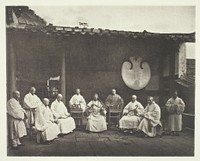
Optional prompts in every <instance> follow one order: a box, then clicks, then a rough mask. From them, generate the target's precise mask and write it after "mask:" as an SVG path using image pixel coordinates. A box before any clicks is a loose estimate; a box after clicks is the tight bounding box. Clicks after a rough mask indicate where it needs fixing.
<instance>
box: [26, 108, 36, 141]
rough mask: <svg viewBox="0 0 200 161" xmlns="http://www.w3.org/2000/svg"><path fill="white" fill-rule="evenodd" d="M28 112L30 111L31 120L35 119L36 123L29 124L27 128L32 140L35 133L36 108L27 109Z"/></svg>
mask: <svg viewBox="0 0 200 161" xmlns="http://www.w3.org/2000/svg"><path fill="white" fill-rule="evenodd" d="M26 111H29V117H30V120H32V117H34V122H33V123H32V122H31V121H30V122H28V124H29V126H28V127H27V130H28V131H29V133H28V134H29V139H30V140H32V137H33V134H34V133H35V108H30V109H26Z"/></svg>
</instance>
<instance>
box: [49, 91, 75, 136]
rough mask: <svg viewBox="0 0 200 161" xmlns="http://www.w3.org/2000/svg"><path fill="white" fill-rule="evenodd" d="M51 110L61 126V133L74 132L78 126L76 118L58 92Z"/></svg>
mask: <svg viewBox="0 0 200 161" xmlns="http://www.w3.org/2000/svg"><path fill="white" fill-rule="evenodd" d="M51 111H52V113H53V115H54V118H55V120H56V122H57V124H58V126H59V128H60V132H61V134H68V133H70V132H73V130H74V129H75V128H76V126H75V122H74V119H73V118H72V117H71V116H70V114H69V113H68V111H67V108H66V106H65V105H64V103H63V102H62V95H61V94H58V96H57V99H56V100H55V101H54V102H52V104H51Z"/></svg>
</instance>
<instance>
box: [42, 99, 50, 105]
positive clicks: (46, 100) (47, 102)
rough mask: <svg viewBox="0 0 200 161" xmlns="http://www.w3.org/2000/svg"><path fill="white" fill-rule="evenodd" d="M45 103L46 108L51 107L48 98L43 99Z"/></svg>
mask: <svg viewBox="0 0 200 161" xmlns="http://www.w3.org/2000/svg"><path fill="white" fill-rule="evenodd" d="M42 101H43V103H44V105H45V106H48V105H49V99H48V98H43V100H42Z"/></svg>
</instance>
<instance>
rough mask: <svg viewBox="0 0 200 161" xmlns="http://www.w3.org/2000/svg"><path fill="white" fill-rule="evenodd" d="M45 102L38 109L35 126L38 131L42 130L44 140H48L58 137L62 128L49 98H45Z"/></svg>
mask: <svg viewBox="0 0 200 161" xmlns="http://www.w3.org/2000/svg"><path fill="white" fill-rule="evenodd" d="M43 103H44V104H42V105H41V106H40V107H39V108H37V109H36V113H35V128H36V130H37V131H38V132H41V135H42V140H43V142H46V141H51V140H53V139H55V138H57V136H58V134H59V133H60V130H59V127H58V125H57V124H56V123H55V120H54V118H53V114H52V112H51V110H50V108H49V106H48V105H49V100H48V99H47V98H44V99H43Z"/></svg>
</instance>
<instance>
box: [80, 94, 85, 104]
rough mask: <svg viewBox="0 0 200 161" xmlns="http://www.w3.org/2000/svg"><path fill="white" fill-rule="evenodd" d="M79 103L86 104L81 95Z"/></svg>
mask: <svg viewBox="0 0 200 161" xmlns="http://www.w3.org/2000/svg"><path fill="white" fill-rule="evenodd" d="M81 103H83V104H84V105H86V102H85V99H84V98H83V96H81Z"/></svg>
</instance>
